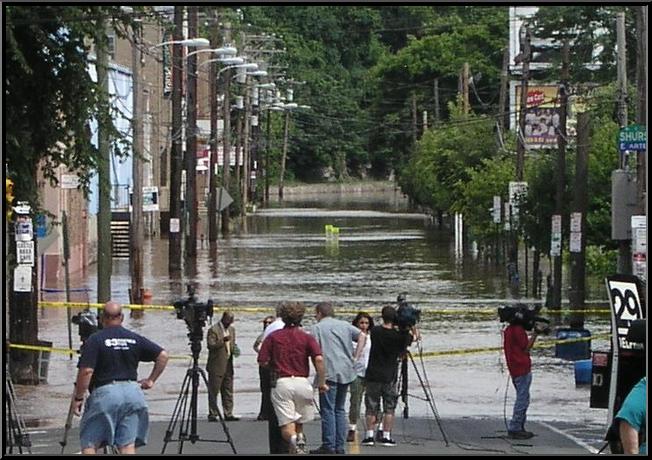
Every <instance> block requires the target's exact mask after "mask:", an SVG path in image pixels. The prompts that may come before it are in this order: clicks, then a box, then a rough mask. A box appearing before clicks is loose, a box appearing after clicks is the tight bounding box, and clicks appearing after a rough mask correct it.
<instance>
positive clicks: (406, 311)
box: [396, 292, 421, 330]
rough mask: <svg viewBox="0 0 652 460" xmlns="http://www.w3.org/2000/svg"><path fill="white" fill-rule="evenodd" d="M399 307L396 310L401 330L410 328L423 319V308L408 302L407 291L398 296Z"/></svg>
mask: <svg viewBox="0 0 652 460" xmlns="http://www.w3.org/2000/svg"><path fill="white" fill-rule="evenodd" d="M396 303H397V304H398V309H397V311H396V325H397V326H398V328H399V329H400V330H407V329H410V328H412V327H414V326H416V324H417V323H418V322H419V320H420V319H421V310H418V309H417V308H415V307H414V306H413V305H410V304H408V302H407V293H406V292H402V293H400V294H399V295H398V297H397V298H396Z"/></svg>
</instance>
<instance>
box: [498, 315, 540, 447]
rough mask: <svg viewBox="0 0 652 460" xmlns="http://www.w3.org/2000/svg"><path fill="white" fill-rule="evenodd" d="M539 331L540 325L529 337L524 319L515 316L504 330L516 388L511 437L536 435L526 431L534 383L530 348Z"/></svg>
mask: <svg viewBox="0 0 652 460" xmlns="http://www.w3.org/2000/svg"><path fill="white" fill-rule="evenodd" d="M539 332H540V331H539V329H538V327H535V328H534V330H533V332H532V334H531V335H530V336H529V337H528V335H527V332H526V330H525V327H524V325H523V323H522V321H521V320H520V319H518V318H517V317H515V318H513V319H512V320H511V321H510V322H509V325H508V326H507V327H506V328H505V329H504V330H503V344H504V345H503V346H504V352H505V360H506V361H507V368H508V369H509V375H510V377H511V379H512V384H513V385H514V388H515V389H516V401H515V402H514V412H513V415H512V419H511V420H510V422H509V425H508V427H507V434H508V436H509V437H510V438H511V439H530V438H531V437H532V436H534V434H533V433H532V432H530V431H525V420H526V418H527V409H528V407H529V405H530V385H531V384H532V360H531V359H530V349H531V348H532V346H533V345H534V342H535V341H536V339H537V335H538V333H539Z"/></svg>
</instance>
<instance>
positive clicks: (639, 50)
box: [636, 6, 648, 215]
mask: <svg viewBox="0 0 652 460" xmlns="http://www.w3.org/2000/svg"><path fill="white" fill-rule="evenodd" d="M647 9H648V7H647V6H637V7H636V99H637V101H638V104H637V106H636V122H637V123H638V124H639V125H642V126H646V125H647ZM646 157H647V150H645V151H639V152H638V154H637V156H636V185H637V192H638V213H639V214H641V215H643V214H645V213H646V209H645V208H646V206H645V204H646V203H645V202H646V198H647V183H646V177H645V164H646V160H645V158H646Z"/></svg>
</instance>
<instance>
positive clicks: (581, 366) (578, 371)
mask: <svg viewBox="0 0 652 460" xmlns="http://www.w3.org/2000/svg"><path fill="white" fill-rule="evenodd" d="M592 363H593V362H592V361H591V360H590V359H580V360H577V361H575V385H590V384H591V371H592V366H593V364H592Z"/></svg>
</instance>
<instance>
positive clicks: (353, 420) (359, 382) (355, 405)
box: [346, 312, 374, 442]
mask: <svg viewBox="0 0 652 460" xmlns="http://www.w3.org/2000/svg"><path fill="white" fill-rule="evenodd" d="M353 325H354V326H355V327H357V328H358V329H360V331H362V332H363V333H364V334H365V336H366V340H365V344H364V348H362V353H360V355H359V356H354V359H355V362H354V363H353V368H354V369H355V372H356V374H357V377H356V379H355V380H354V381H353V382H352V383H351V385H350V387H349V388H350V393H351V400H350V403H349V432H348V434H347V436H346V440H347V442H354V441H355V430H356V426H357V424H358V418H359V417H360V405H361V403H362V396H363V395H364V390H365V378H364V375H365V372H367V364H368V363H369V351H370V350H371V337H369V329H371V328H372V327H373V325H374V320H373V318H372V317H371V315H370V314H369V313H365V312H360V313H358V314H357V315H356V317H355V318H354V319H353ZM352 346H353V347H354V348H353V349H354V350H355V349H356V347H357V343H356V342H352Z"/></svg>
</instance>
